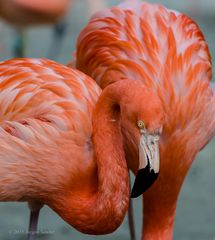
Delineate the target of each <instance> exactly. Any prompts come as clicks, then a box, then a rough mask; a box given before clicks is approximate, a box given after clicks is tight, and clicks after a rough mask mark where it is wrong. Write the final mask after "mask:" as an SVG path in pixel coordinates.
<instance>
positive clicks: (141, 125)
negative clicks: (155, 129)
mask: <svg viewBox="0 0 215 240" xmlns="http://www.w3.org/2000/svg"><path fill="white" fill-rule="evenodd" d="M137 126H138V128H140V129H145V124H144V122H143V120H138V121H137Z"/></svg>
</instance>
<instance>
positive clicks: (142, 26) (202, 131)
mask: <svg viewBox="0 0 215 240" xmlns="http://www.w3.org/2000/svg"><path fill="white" fill-rule="evenodd" d="M211 64H212V63H211V56H210V53H209V49H208V45H207V43H206V41H205V39H204V36H203V34H202V32H201V30H200V29H199V27H198V25H197V24H196V23H195V22H194V21H193V20H191V19H190V18H189V17H188V16H186V15H184V14H182V13H179V12H177V11H174V10H170V9H167V8H165V7H164V6H162V5H158V4H149V3H146V2H141V1H137V0H136V1H126V2H123V3H121V4H120V5H119V6H116V7H113V8H109V9H104V10H102V11H100V12H98V13H97V14H95V15H94V16H93V17H92V18H91V19H90V21H89V23H88V24H87V26H86V27H85V28H84V29H83V30H82V32H81V33H80V35H79V37H78V40H77V49H76V60H75V66H76V67H77V69H79V70H81V71H83V72H85V73H86V74H88V75H89V76H91V77H92V78H93V79H95V80H96V81H97V83H98V84H99V85H100V87H101V88H102V89H106V88H108V87H109V86H111V85H112V84H115V83H117V82H121V83H122V82H124V81H127V79H129V80H130V81H133V83H134V84H136V83H139V84H142V85H143V86H145V87H146V88H147V89H149V90H150V91H152V92H154V93H155V94H156V95H157V96H158V97H159V99H160V101H161V102H162V108H163V109H164V115H165V117H164V119H165V120H164V124H163V132H162V135H161V138H160V142H159V144H160V174H159V176H158V179H157V181H156V182H155V183H154V184H153V185H152V187H151V188H150V189H149V190H148V191H147V192H145V193H144V195H143V196H144V198H143V203H144V207H143V219H144V224H143V228H142V239H144V240H170V239H172V238H173V229H174V218H175V212H176V206H177V199H178V195H179V192H180V189H181V186H182V184H183V181H184V178H185V176H186V174H187V172H188V170H189V168H190V166H191V164H192V162H193V161H194V159H195V157H196V155H197V154H198V152H199V151H200V150H201V149H202V148H204V146H205V145H206V144H207V143H208V142H209V141H210V139H211V138H212V137H213V136H214V134H215V96H214V90H213V89H212V87H211V85H210V81H211V78H212V67H211ZM150 102H151V100H150V101H149V102H147V104H150ZM129 104H136V105H139V104H140V103H139V101H138V100H137V99H135V97H133V99H132V103H129ZM148 128H149V126H147V125H146V130H147V129H148ZM124 134H125V138H126V137H127V139H128V143H129V144H128V145H127V154H126V156H127V161H128V166H129V168H130V169H131V170H132V171H133V172H134V173H135V174H136V173H137V170H138V166H139V165H140V162H139V161H136V160H137V159H138V158H137V156H136V155H137V153H138V145H137V144H135V143H134V142H133V141H132V140H131V141H129V133H128V132H127V131H125V132H124ZM139 184H141V183H140V182H139ZM185 221H186V220H185Z"/></svg>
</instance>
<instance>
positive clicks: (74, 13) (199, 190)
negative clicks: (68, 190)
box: [0, 0, 215, 240]
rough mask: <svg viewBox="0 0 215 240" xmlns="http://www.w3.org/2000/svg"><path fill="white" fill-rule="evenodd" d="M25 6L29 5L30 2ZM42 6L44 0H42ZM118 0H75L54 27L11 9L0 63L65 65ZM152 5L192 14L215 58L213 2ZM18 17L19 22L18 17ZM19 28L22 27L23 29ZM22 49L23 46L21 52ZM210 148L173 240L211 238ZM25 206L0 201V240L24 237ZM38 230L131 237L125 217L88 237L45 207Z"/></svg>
mask: <svg viewBox="0 0 215 240" xmlns="http://www.w3.org/2000/svg"><path fill="white" fill-rule="evenodd" d="M1 1H2V2H3V3H4V2H10V1H9V0H0V13H1V10H2V9H3V7H2V5H1ZM45 1H46V0H44V1H43V2H45ZM62 1H63V0H62ZM21 2H22V1H21ZM28 2H29V3H31V0H29V1H28ZM40 2H42V1H41V0H40ZM119 2H120V1H119V0H73V1H71V5H69V6H66V9H67V11H66V12H67V13H66V15H65V16H63V17H61V20H60V21H59V22H58V24H45V25H44V24H41V25H36V26H31V21H30V20H28V18H27V17H28V16H26V19H25V20H26V21H24V22H22V21H21V22H19V19H17V18H15V17H14V18H13V16H14V15H15V14H16V13H17V12H18V8H16V11H15V12H13V11H12V10H11V9H9V10H10V11H9V16H4V20H5V19H6V20H7V21H4V20H0V60H5V59H9V58H12V57H14V56H18V55H20V54H21V55H23V54H25V56H28V57H36V58H38V57H40V58H44V57H48V58H52V59H54V60H56V61H58V62H61V63H63V64H66V63H68V61H70V60H71V58H72V52H73V51H74V49H75V40H76V38H77V36H78V34H79V32H80V30H81V29H82V28H83V27H84V25H86V23H87V21H88V19H89V17H90V15H91V14H92V13H94V12H95V11H97V10H99V9H102V8H104V7H105V6H113V5H116V4H118V3H119ZM150 2H154V3H155V2H159V3H162V4H164V5H165V6H166V7H168V8H172V9H176V10H178V11H181V12H184V13H186V14H188V15H190V16H191V17H192V18H193V19H194V20H195V21H196V22H197V23H198V25H199V26H200V28H201V29H202V31H203V33H204V35H205V38H206V40H207V42H208V44H209V48H210V51H211V54H212V57H213V56H214V54H215V30H214V23H215V1H214V0H189V1H186V0H181V1H172V0H163V1H162V0H160V1H150ZM15 7H17V6H15ZM64 10H65V9H64ZM64 10H63V11H61V13H59V16H60V15H62V12H64ZM11 16H12V17H11ZM17 17H18V18H20V16H19V15H18V16H17ZM31 17H32V16H31ZM55 17H56V16H51V17H50V19H45V18H44V22H41V23H47V22H52V21H54V20H55ZM21 26H22V27H23V26H24V30H23V28H22V27H21ZM22 48H24V51H23V49H22ZM20 49H21V50H20ZM214 148H215V141H212V142H211V143H210V144H209V145H207V147H206V148H205V149H204V150H203V151H202V152H201V153H200V154H199V155H198V157H197V159H196V161H195V162H194V163H193V166H192V168H191V170H190V172H189V174H188V176H187V179H186V181H185V183H184V185H183V189H182V192H181V194H180V199H179V204H178V208H177V216H176V223H175V233H174V239H176V240H193V239H195V240H215V184H214V181H215V180H214V179H215V159H214ZM158 201H159V200H158ZM26 205H27V204H25V203H0V239H1V240H15V239H16V240H21V239H25V238H26V237H25V231H26V228H27V227H28V217H29V216H28V215H29V212H28V209H27V207H26ZM134 206H135V226H136V232H137V237H138V238H140V233H141V225H142V219H141V211H140V210H139V209H141V199H140V198H139V199H137V200H134ZM39 231H40V233H41V234H40V236H39V237H38V239H47V240H48V239H50V240H51V239H52V240H59V239H61V240H66V239H74V240H81V239H101V240H102V239H104V240H105V239H115V240H128V239H129V231H128V222H127V217H126V218H125V220H124V223H123V224H122V226H121V227H120V228H119V229H118V230H117V231H116V232H115V233H113V234H111V235H107V236H97V237H96V236H88V235H84V234H81V233H79V232H77V231H76V230H75V229H73V228H71V227H70V226H68V225H67V224H66V223H65V222H63V221H62V220H61V219H60V218H59V217H58V216H57V215H56V214H55V213H54V212H52V211H51V210H50V209H49V208H48V207H45V208H43V209H42V211H41V216H40V221H39Z"/></svg>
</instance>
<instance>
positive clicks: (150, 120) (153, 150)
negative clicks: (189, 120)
mask: <svg viewBox="0 0 215 240" xmlns="http://www.w3.org/2000/svg"><path fill="white" fill-rule="evenodd" d="M138 85H139V84H138ZM134 90H135V92H133V93H129V95H128V99H127V101H126V102H124V104H122V105H121V112H122V113H121V122H122V129H123V134H124V136H125V141H126V143H125V145H126V147H127V148H128V149H135V150H134V151H133V152H135V154H130V156H132V157H131V158H132V159H128V161H133V163H131V165H132V164H133V165H135V170H134V172H136V178H135V182H134V186H133V188H132V192H131V197H132V198H135V197H138V196H140V195H141V194H142V193H144V192H145V191H146V190H147V189H148V188H149V187H150V186H151V185H152V184H153V183H154V181H155V180H156V179H157V177H158V174H159V166H160V159H159V137H160V135H161V132H162V128H163V122H164V111H163V107H162V104H161V101H160V99H159V97H158V96H157V95H156V94H155V93H153V92H152V91H150V90H149V89H146V88H145V87H143V86H138V88H135V87H134V86H133V88H132V89H130V91H134ZM129 96H131V97H132V99H129ZM129 145H130V146H129ZM138 152H139V154H137V153H138ZM128 155H129V154H128ZM134 158H135V159H134ZM128 164H129V163H128Z"/></svg>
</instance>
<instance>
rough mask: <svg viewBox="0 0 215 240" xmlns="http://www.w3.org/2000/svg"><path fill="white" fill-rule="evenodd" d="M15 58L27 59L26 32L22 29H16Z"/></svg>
mask: <svg viewBox="0 0 215 240" xmlns="http://www.w3.org/2000/svg"><path fill="white" fill-rule="evenodd" d="M13 56H14V57H15V58H16V57H18V58H23V57H25V30H24V29H22V28H17V29H16V37H15V42H14V46H13Z"/></svg>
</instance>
